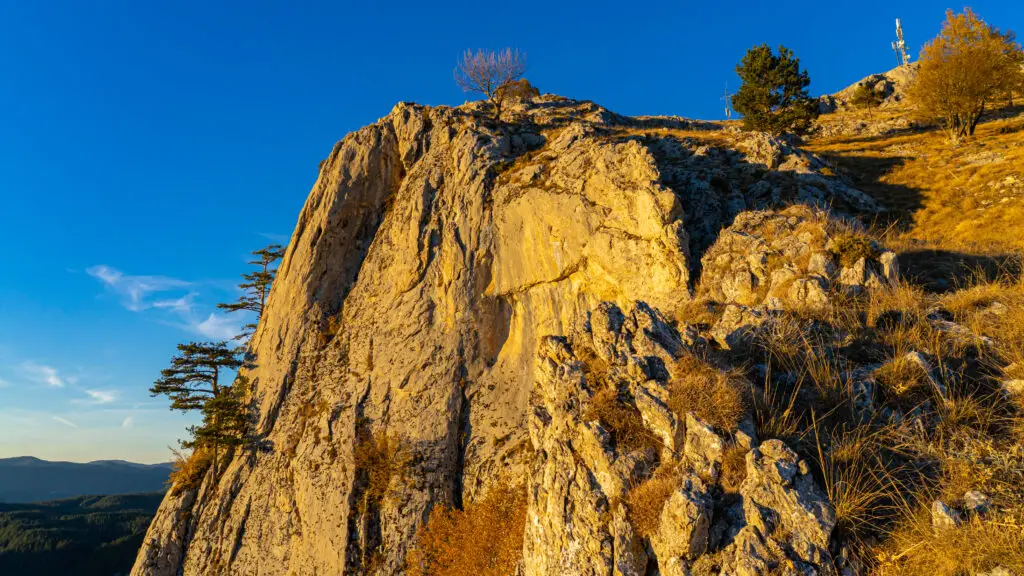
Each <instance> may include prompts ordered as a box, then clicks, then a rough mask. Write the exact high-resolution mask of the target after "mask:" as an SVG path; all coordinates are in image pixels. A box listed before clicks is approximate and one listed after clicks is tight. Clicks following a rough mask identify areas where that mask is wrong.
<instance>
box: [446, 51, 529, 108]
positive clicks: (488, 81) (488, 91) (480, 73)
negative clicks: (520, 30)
mask: <svg viewBox="0 0 1024 576" xmlns="http://www.w3.org/2000/svg"><path fill="white" fill-rule="evenodd" d="M525 73H526V54H522V53H520V52H519V50H512V49H511V48H505V49H504V50H502V51H501V52H492V51H485V50H477V51H476V53H475V54H474V53H473V51H472V50H466V53H465V54H463V55H462V59H461V60H460V61H459V64H458V66H457V67H456V68H455V83H456V84H458V85H459V88H462V89H463V90H464V91H466V92H478V93H480V94H483V95H484V96H486V97H487V100H488V101H490V103H491V105H492V106H494V118H495V120H498V119H500V118H501V105H502V103H503V102H504V100H505V91H504V90H502V88H504V87H505V86H507V85H508V84H511V83H513V82H516V81H517V80H519V79H520V78H522V77H523V74H525Z"/></svg>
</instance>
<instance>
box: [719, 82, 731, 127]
mask: <svg viewBox="0 0 1024 576" xmlns="http://www.w3.org/2000/svg"><path fill="white" fill-rule="evenodd" d="M721 100H724V101H725V119H726V120H732V94H729V83H728V82H726V83H725V93H724V94H723V95H722V98H721Z"/></svg>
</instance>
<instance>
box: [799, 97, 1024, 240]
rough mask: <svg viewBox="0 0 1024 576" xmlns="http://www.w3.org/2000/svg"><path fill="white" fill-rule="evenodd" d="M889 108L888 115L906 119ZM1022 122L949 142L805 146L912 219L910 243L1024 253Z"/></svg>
mask: <svg viewBox="0 0 1024 576" xmlns="http://www.w3.org/2000/svg"><path fill="white" fill-rule="evenodd" d="M901 113H903V112H900V111H890V112H888V114H889V115H896V114H901ZM1022 125H1024V119H1022V118H1021V117H1020V116H1017V117H1013V118H1008V119H1001V120H991V121H987V122H984V123H982V124H980V125H979V126H978V130H977V133H976V135H975V137H974V138H973V139H970V140H969V141H966V142H964V143H962V144H960V145H959V146H952V145H950V143H949V141H948V140H947V138H946V136H945V134H943V133H942V132H941V131H939V130H933V131H928V132H919V133H912V134H900V135H893V136H881V137H853V138H838V139H834V140H832V141H819V142H814V143H812V144H811V145H810V146H808V147H807V148H808V149H809V150H811V151H813V152H816V153H819V154H823V155H825V156H826V157H828V158H829V159H830V160H831V161H832V162H834V163H835V164H837V165H838V166H840V167H841V168H842V169H843V170H845V171H846V172H848V173H850V174H851V176H853V178H854V181H855V183H856V184H857V185H858V187H860V188H862V189H864V190H865V191H866V192H868V193H870V194H872V195H873V196H875V197H876V198H877V199H879V200H880V201H881V202H882V203H883V204H884V205H886V206H887V207H888V208H889V209H890V210H896V211H898V212H903V213H905V214H906V215H907V216H908V217H910V218H911V220H908V221H907V222H906V224H908V225H909V227H908V229H907V230H906V232H905V233H904V236H906V237H907V238H912V239H916V240H925V241H931V242H933V243H934V245H935V247H937V248H941V249H947V250H965V249H966V250H976V251H981V252H987V253H990V252H998V251H1005V250H1021V249H1024V188H1022V186H1024V170H1022V167H1024V130H1021V129H1020V128H1021V126H1022Z"/></svg>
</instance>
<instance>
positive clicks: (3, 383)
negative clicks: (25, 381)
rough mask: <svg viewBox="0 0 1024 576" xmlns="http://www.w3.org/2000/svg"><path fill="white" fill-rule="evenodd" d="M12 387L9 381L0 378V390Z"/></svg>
mask: <svg viewBox="0 0 1024 576" xmlns="http://www.w3.org/2000/svg"><path fill="white" fill-rule="evenodd" d="M10 385H11V383H10V382H8V381H7V380H4V379H3V378H0V388H8V387H10Z"/></svg>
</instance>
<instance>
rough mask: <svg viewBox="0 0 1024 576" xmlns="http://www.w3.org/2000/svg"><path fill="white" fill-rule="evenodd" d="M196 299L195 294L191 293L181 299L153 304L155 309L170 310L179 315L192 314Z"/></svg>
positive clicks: (157, 301)
mask: <svg viewBox="0 0 1024 576" xmlns="http://www.w3.org/2000/svg"><path fill="white" fill-rule="evenodd" d="M195 297H196V293H195V292H189V293H188V294H186V295H184V296H182V297H181V298H173V299H168V300H155V301H154V302H153V303H152V306H153V308H159V309H162V310H169V311H171V312H175V313H177V314H192V311H193V309H194V304H193V300H194V299H195Z"/></svg>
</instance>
